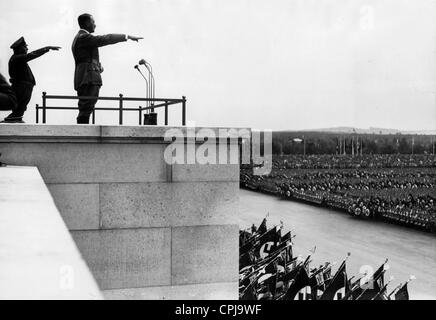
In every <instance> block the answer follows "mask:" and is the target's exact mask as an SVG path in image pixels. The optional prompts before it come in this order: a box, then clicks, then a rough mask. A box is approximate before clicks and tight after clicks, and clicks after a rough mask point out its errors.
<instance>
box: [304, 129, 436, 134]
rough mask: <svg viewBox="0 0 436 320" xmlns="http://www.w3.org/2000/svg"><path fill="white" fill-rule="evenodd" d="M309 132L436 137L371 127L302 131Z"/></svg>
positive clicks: (429, 131) (415, 132)
mask: <svg viewBox="0 0 436 320" xmlns="http://www.w3.org/2000/svg"><path fill="white" fill-rule="evenodd" d="M300 131H307V132H328V133H358V134H422V135H436V129H435V130H414V131H404V130H398V129H387V128H376V127H370V128H369V129H362V128H353V127H336V128H323V129H311V130H300Z"/></svg>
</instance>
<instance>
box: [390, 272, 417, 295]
mask: <svg viewBox="0 0 436 320" xmlns="http://www.w3.org/2000/svg"><path fill="white" fill-rule="evenodd" d="M415 279H416V278H415V276H414V275H411V276H410V277H409V279H407V281H406V282H405V283H404V284H402V283H400V284H399V285H398V286H397V287H396V288H395V289H394V290H392V292H391V293H390V294H389V295H388V298H389V297H390V296H391V295H393V294H394V293H395V292H396V291H398V290H399V289H401V288H403V287H404V286H405V285H407V284H408V283H409V282H410V281H412V280H415Z"/></svg>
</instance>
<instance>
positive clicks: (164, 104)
mask: <svg viewBox="0 0 436 320" xmlns="http://www.w3.org/2000/svg"><path fill="white" fill-rule="evenodd" d="M78 99H83V100H94V99H95V97H84V96H81V97H78V96H58V95H48V94H47V93H46V92H43V93H42V106H39V105H38V104H37V105H36V123H39V120H40V119H39V118H40V115H39V110H41V111H42V123H46V122H47V110H78V107H77V106H76V107H53V106H48V105H47V100H78ZM98 100H103V101H118V108H109V107H104V108H100V107H96V108H95V109H94V111H93V112H92V118H91V121H92V124H95V111H97V110H101V111H118V113H119V124H120V125H122V124H123V113H124V111H136V112H138V114H139V125H142V117H143V115H144V114H145V113H146V112H147V111H148V110H150V111H151V112H154V109H158V108H165V125H166V126H167V125H168V108H169V106H172V105H176V104H181V105H182V126H186V97H182V99H167V98H131V97H124V96H123V95H122V94H120V95H119V97H98ZM126 101H143V102H150V103H151V105H150V106H149V107H145V108H143V107H142V106H139V107H138V108H125V107H124V102H126ZM154 103H157V104H154Z"/></svg>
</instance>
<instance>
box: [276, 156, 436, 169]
mask: <svg viewBox="0 0 436 320" xmlns="http://www.w3.org/2000/svg"><path fill="white" fill-rule="evenodd" d="M273 165H274V166H275V167H276V168H277V169H279V168H283V169H358V168H425V167H426V168H436V157H435V156H434V155H428V154H417V155H410V154H364V155H358V156H352V155H337V154H336V155H330V154H326V155H306V156H305V155H301V154H298V155H286V156H276V157H275V159H274V162H273Z"/></svg>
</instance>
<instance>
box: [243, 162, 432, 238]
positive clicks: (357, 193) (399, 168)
mask: <svg viewBox="0 0 436 320" xmlns="http://www.w3.org/2000/svg"><path fill="white" fill-rule="evenodd" d="M340 157H341V158H342V159H343V162H339V160H338V159H339V156H337V155H330V156H327V155H323V156H307V157H304V156H301V155H300V156H290V158H285V159H283V158H281V157H278V158H275V159H274V161H273V170H272V172H271V174H270V175H268V176H255V175H253V171H252V170H250V169H249V168H245V169H242V170H241V180H240V181H241V187H242V188H248V189H252V190H257V191H261V192H268V193H273V194H276V195H279V196H282V197H286V198H289V199H293V200H299V201H305V202H308V203H312V204H316V205H322V206H325V207H328V208H332V209H336V210H341V211H345V212H348V213H350V214H352V215H355V216H358V217H363V218H373V219H382V220H386V221H389V222H393V223H399V224H402V225H405V226H410V227H416V228H421V229H425V230H428V231H433V232H436V170H435V169H434V168H435V167H434V166H435V165H436V157H435V156H433V155H416V156H410V155H409V156H407V157H405V156H403V155H395V157H394V156H393V155H375V156H373V157H374V159H375V160H374V159H373V160H371V161H370V160H369V159H368V157H365V156H364V157H351V156H340ZM359 158H360V160H359ZM291 160H292V161H293V162H292V164H291ZM323 161H330V163H329V164H323ZM359 161H360V162H359ZM390 162H393V164H392V163H391V164H389V163H390ZM289 167H292V168H293V169H289ZM326 167H328V168H326Z"/></svg>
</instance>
